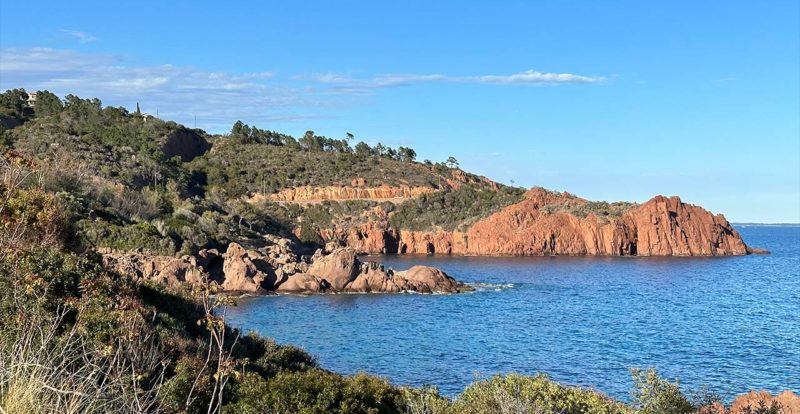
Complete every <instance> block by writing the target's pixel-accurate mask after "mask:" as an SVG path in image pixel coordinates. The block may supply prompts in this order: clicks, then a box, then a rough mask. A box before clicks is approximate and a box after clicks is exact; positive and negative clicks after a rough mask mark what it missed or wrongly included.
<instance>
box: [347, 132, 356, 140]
mask: <svg viewBox="0 0 800 414" xmlns="http://www.w3.org/2000/svg"><path fill="white" fill-rule="evenodd" d="M346 135H347V137H346V138H345V139H346V140H347V141H352V140H353V138H355V135H353V134H351V133H349V132H348V133H347V134H346Z"/></svg>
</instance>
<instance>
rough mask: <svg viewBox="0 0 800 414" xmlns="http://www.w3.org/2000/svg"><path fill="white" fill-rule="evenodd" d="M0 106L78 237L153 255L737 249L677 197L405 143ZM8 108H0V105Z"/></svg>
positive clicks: (88, 244) (75, 102)
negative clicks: (645, 194)
mask: <svg viewBox="0 0 800 414" xmlns="http://www.w3.org/2000/svg"><path fill="white" fill-rule="evenodd" d="M46 109H47V110H45V109H44V108H40V110H38V111H37V110H36V108H29V110H28V111H23V112H22V113H17V114H16V115H15V117H14V116H11V115H14V114H11V115H8V114H7V115H6V117H7V118H9V119H12V120H13V122H6V124H7V125H9V126H13V128H11V129H9V130H6V131H5V132H4V133H3V134H2V136H3V141H4V142H5V143H6V145H7V146H9V147H10V148H12V149H13V150H14V151H16V152H17V153H19V154H22V155H23V156H25V157H28V158H30V159H32V160H35V162H39V163H40V164H41V166H42V167H43V168H42V169H43V170H45V173H43V174H42V180H44V181H45V185H46V187H47V188H48V189H49V190H52V191H54V192H59V191H60V192H63V193H66V194H69V195H70V196H71V197H72V199H73V202H74V203H73V204H74V214H75V215H76V216H77V220H76V224H75V226H76V228H77V231H76V238H75V240H73V243H75V244H76V245H78V246H81V247H82V248H87V249H97V248H106V249H113V250H117V251H120V250H122V251H125V250H132V249H138V248H145V249H147V250H150V251H151V252H152V253H156V254H161V255H177V254H196V253H198V252H199V251H200V250H202V249H210V248H216V249H220V250H223V251H224V250H225V249H226V247H227V245H228V244H229V243H231V242H237V243H241V244H242V245H243V246H246V247H248V248H257V247H260V246H261V245H263V242H262V240H263V238H264V236H265V235H279V236H281V237H287V238H290V239H293V240H294V241H296V242H299V245H300V246H305V247H307V248H308V250H309V251H313V250H314V248H315V247H320V246H322V245H324V244H325V243H327V242H335V243H338V244H340V245H346V246H350V247H352V248H354V249H355V250H356V251H358V252H361V253H425V254H432V253H433V254H470V255H474V254H477V255H560V254H568V255H659V256H670V255H682V256H684V255H697V256H710V255H740V254H747V253H749V252H751V251H752V249H750V248H748V247H747V246H746V244H745V243H744V241H743V240H742V239H741V237H740V236H739V234H738V233H737V232H736V231H735V229H733V228H732V227H731V225H730V223H728V222H727V220H725V218H724V217H723V216H721V215H717V216H714V215H712V214H711V213H709V212H707V211H705V210H703V209H702V208H700V207H697V206H692V205H687V204H684V203H682V202H681V201H680V200H679V199H677V198H665V197H661V196H658V197H655V198H653V199H652V200H650V201H648V202H646V203H644V204H642V205H634V204H632V203H623V202H620V203H611V204H609V203H605V202H590V201H587V200H584V199H580V198H578V197H575V196H572V195H570V194H568V193H555V192H550V191H546V190H543V189H533V190H530V191H528V192H527V193H526V192H524V191H523V190H522V189H519V188H514V187H508V186H504V185H501V184H498V183H495V182H493V181H491V180H489V179H487V178H485V177H480V176H477V175H474V174H469V173H467V172H464V171H462V170H460V169H459V168H457V165H456V163H454V162H450V163H448V164H445V163H432V162H430V161H425V162H417V161H416V160H415V158H416V154H415V152H414V151H413V150H412V149H410V148H404V147H400V148H398V149H393V148H389V147H385V146H383V145H381V144H378V145H376V146H374V147H371V146H369V145H367V144H365V143H363V142H361V143H358V144H357V145H355V146H354V147H351V146H350V142H349V140H348V139H342V140H338V139H332V138H327V137H323V136H317V135H315V134H314V133H313V132H312V131H308V132H307V133H306V134H305V135H304V136H303V137H300V138H294V137H291V136H289V135H286V134H281V133H277V132H273V131H266V130H261V129H259V128H256V127H250V126H248V125H246V124H243V123H241V122H237V123H236V124H235V125H234V126H233V128H232V129H231V133H230V134H226V135H209V134H207V133H205V132H203V131H201V130H192V129H188V128H185V127H183V126H181V125H178V124H176V123H174V122H166V121H162V120H160V119H157V118H154V117H151V116H147V115H143V114H138V113H129V112H128V111H126V110H125V109H124V108H113V107H105V108H104V107H102V105H101V103H100V101H99V100H97V99H93V100H88V99H80V98H78V97H75V96H71V95H70V96H68V97H67V99H65V101H64V102H63V103H62V104H61V105H60V106H58V105H56V107H55V108H46ZM6 112H8V111H6Z"/></svg>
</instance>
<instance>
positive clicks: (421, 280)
mask: <svg viewBox="0 0 800 414" xmlns="http://www.w3.org/2000/svg"><path fill="white" fill-rule="evenodd" d="M392 280H393V281H394V283H395V284H396V285H397V286H398V287H399V289H400V290H403V291H413V292H420V293H456V292H460V291H462V290H464V289H463V288H464V285H462V284H461V283H459V282H457V281H456V280H455V279H453V278H452V277H450V276H448V275H447V273H445V272H443V271H441V270H439V269H436V268H434V267H430V266H414V267H412V268H410V269H408V270H404V271H402V272H395V273H394V276H393V277H392Z"/></svg>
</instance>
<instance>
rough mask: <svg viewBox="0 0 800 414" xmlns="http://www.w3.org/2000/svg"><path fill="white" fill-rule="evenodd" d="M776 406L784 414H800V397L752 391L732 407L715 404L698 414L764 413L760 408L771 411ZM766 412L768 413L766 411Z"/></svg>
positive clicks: (732, 404) (784, 393)
mask: <svg viewBox="0 0 800 414" xmlns="http://www.w3.org/2000/svg"><path fill="white" fill-rule="evenodd" d="M773 404H776V405H777V406H779V407H780V410H781V411H780V412H781V413H782V414H800V396H798V395H797V394H795V393H794V392H792V391H788V390H787V391H783V392H782V393H780V394H778V395H776V396H773V395H772V394H770V393H769V392H767V391H750V392H748V393H747V394H742V395H740V396H738V397H736V398H735V399H734V400H733V402H732V403H731V405H730V407H728V408H727V409H726V408H725V406H724V405H722V403H719V402H715V403H713V404H711V405H708V406H704V407H700V409H699V410H698V411H697V412H698V414H731V413H749V412H753V413H755V412H762V411H759V408H760V407H762V406H763V407H765V408H766V409H769V408H770V407H772V406H773ZM764 412H766V411H764Z"/></svg>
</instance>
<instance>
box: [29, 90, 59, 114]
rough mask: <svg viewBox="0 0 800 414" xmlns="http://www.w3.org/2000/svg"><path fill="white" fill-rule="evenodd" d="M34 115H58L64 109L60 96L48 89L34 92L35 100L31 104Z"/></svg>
mask: <svg viewBox="0 0 800 414" xmlns="http://www.w3.org/2000/svg"><path fill="white" fill-rule="evenodd" d="M33 110H34V112H36V116H51V115H58V114H60V113H61V111H63V110H64V103H63V102H61V98H59V97H58V96H56V94H54V93H52V92H50V91H39V92H36V102H34V104H33Z"/></svg>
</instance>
